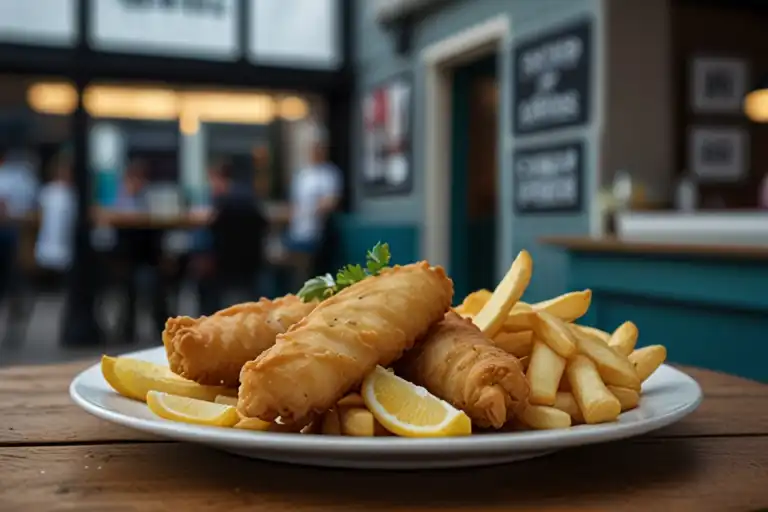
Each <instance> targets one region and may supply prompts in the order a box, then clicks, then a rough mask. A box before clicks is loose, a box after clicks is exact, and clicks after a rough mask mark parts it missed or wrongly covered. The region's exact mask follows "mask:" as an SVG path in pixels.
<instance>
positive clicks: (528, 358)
mask: <svg viewBox="0 0 768 512" xmlns="http://www.w3.org/2000/svg"><path fill="white" fill-rule="evenodd" d="M530 362H531V356H525V357H521V358H520V364H521V365H522V366H523V371H524V372H527V371H528V363H530Z"/></svg>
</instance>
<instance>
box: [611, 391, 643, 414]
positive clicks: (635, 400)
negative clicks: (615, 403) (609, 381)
mask: <svg viewBox="0 0 768 512" xmlns="http://www.w3.org/2000/svg"><path fill="white" fill-rule="evenodd" d="M607 388H608V391H610V392H611V393H613V396H615V397H616V398H618V399H619V403H620V404H621V412H624V411H628V410H630V409H634V408H635V407H637V406H638V404H639V403H640V393H638V392H637V391H635V390H634V389H629V388H622V387H619V386H607Z"/></svg>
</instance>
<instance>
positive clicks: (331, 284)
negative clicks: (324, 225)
mask: <svg viewBox="0 0 768 512" xmlns="http://www.w3.org/2000/svg"><path fill="white" fill-rule="evenodd" d="M390 257H391V255H390V253H389V244H382V243H381V242H379V243H377V244H376V245H375V246H374V247H373V249H371V250H370V251H368V252H367V254H366V255H365V269H363V267H362V266H361V265H351V264H350V265H346V266H345V267H344V268H342V269H340V270H339V271H338V272H337V273H336V279H334V278H333V276H332V275H331V274H325V275H324V276H317V277H313V278H312V279H310V280H309V281H307V282H306V283H304V286H302V287H301V290H299V293H298V296H299V298H300V299H301V300H303V301H304V302H309V301H312V300H323V299H326V298H328V297H330V296H332V295H335V294H337V293H338V292H340V291H341V290H343V289H344V288H348V287H350V286H352V285H353V284H355V283H359V282H360V281H362V280H363V279H365V278H366V277H369V276H376V275H379V272H381V271H382V270H383V269H384V268H386V267H387V266H388V265H389V259H390Z"/></svg>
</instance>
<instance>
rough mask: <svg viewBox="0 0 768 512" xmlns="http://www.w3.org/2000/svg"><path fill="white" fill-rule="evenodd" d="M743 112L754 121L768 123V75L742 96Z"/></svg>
mask: <svg viewBox="0 0 768 512" xmlns="http://www.w3.org/2000/svg"><path fill="white" fill-rule="evenodd" d="M744 113H745V114H747V117H749V118H750V119H751V120H752V121H754V122H756V123H768V76H766V77H764V78H763V80H762V81H760V83H758V85H757V87H756V88H755V89H754V90H753V91H752V92H750V93H749V94H747V96H746V97H745V98H744Z"/></svg>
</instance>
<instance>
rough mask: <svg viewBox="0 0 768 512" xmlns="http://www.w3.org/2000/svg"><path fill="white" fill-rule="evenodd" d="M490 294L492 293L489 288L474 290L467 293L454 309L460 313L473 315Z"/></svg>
mask: <svg viewBox="0 0 768 512" xmlns="http://www.w3.org/2000/svg"><path fill="white" fill-rule="evenodd" d="M491 295H493V293H492V292H491V291H490V290H477V291H476V292H472V293H470V294H469V295H467V296H466V297H465V298H464V301H463V302H462V303H461V305H460V306H459V307H458V308H456V309H457V310H458V311H459V313H460V314H467V315H470V316H474V315H476V314H478V313H479V312H480V310H481V309H483V307H484V306H485V305H486V304H487V303H488V301H489V300H490V299H491Z"/></svg>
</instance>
